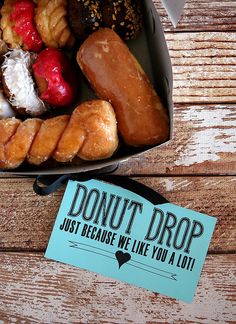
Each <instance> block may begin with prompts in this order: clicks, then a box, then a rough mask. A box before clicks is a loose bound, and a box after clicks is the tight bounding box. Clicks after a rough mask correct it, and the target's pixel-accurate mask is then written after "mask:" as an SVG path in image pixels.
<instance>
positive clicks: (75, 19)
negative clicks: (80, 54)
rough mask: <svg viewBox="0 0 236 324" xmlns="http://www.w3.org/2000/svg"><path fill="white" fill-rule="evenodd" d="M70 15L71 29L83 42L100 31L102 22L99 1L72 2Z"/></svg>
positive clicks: (69, 3)
mask: <svg viewBox="0 0 236 324" xmlns="http://www.w3.org/2000/svg"><path fill="white" fill-rule="evenodd" d="M68 14H69V22H70V25H71V28H72V30H73V32H74V34H75V36H76V37H77V38H79V39H81V40H82V39H84V38H85V37H87V36H88V35H90V34H91V33H92V32H93V31H95V30H96V29H98V28H99V27H100V25H101V22H102V14H101V11H100V1H99V0H70V1H68Z"/></svg>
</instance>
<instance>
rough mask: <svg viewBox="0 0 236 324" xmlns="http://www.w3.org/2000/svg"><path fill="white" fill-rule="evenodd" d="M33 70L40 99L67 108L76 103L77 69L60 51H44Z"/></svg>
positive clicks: (53, 49)
mask: <svg viewBox="0 0 236 324" xmlns="http://www.w3.org/2000/svg"><path fill="white" fill-rule="evenodd" d="M32 69H33V74H34V78H35V80H36V83H37V85H38V88H39V92H40V99H42V100H43V101H45V102H47V103H48V104H50V105H53V106H67V105H70V104H71V103H72V102H73V101H74V99H75V94H76V90H77V84H78V82H76V74H75V69H74V68H73V66H72V64H70V62H69V61H68V59H67V58H66V56H65V55H64V54H63V53H62V52H61V51H60V50H58V49H56V48H47V49H45V50H43V51H42V52H41V53H39V54H38V56H37V59H36V61H35V63H34V64H33V66H32Z"/></svg>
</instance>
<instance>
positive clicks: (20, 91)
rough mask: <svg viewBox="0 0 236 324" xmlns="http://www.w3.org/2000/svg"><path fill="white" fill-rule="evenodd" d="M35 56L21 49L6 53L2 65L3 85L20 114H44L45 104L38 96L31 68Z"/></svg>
mask: <svg viewBox="0 0 236 324" xmlns="http://www.w3.org/2000/svg"><path fill="white" fill-rule="evenodd" d="M33 61H34V56H33V55H32V54H30V53H29V52H24V51H23V50H21V49H15V50H12V51H10V52H8V53H7V54H5V60H4V62H3V65H2V74H3V85H4V90H5V93H6V95H7V96H8V99H9V102H10V103H11V104H12V106H13V107H14V108H16V109H17V111H18V113H20V114H25V113H26V114H29V115H31V116H39V115H42V114H43V113H44V112H45V111H46V108H45V104H44V103H43V101H42V100H41V99H40V98H39V97H38V94H37V92H36V89H35V83H34V80H33V78H32V76H31V73H30V70H31V66H32V63H33Z"/></svg>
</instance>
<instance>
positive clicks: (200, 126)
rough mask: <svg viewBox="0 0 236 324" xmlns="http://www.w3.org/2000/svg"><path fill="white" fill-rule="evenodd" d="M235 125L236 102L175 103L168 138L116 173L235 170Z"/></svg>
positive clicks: (223, 172) (152, 173)
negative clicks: (169, 138)
mask: <svg viewBox="0 0 236 324" xmlns="http://www.w3.org/2000/svg"><path fill="white" fill-rule="evenodd" d="M235 129H236V105H231V104H227V105H208V104H206V105H203V104H202V105H187V104H184V105H180V104H178V105H175V108H174V134H173V139H172V141H171V142H170V143H169V144H167V145H165V146H163V147H156V148H154V149H152V150H150V151H148V152H146V153H143V154H141V155H139V156H137V157H134V158H131V159H129V160H128V161H127V162H124V163H122V164H120V167H119V170H118V173H119V174H125V175H148V174H151V175H160V174H161V175H176V174H177V175H196V174H208V175H221V174H224V175H227V174H228V175H233V174H236V158H235V156H236V131H235ZM0 177H9V175H5V174H4V173H2V174H0Z"/></svg>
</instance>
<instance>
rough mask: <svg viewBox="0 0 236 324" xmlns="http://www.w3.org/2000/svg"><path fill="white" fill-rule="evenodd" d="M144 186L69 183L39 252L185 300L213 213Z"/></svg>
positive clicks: (189, 294) (195, 277)
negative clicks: (179, 203)
mask: <svg viewBox="0 0 236 324" xmlns="http://www.w3.org/2000/svg"><path fill="white" fill-rule="evenodd" d="M133 183H134V182H133ZM128 187H129V189H131V188H130V186H128ZM143 188H145V187H144V186H143V185H141V184H138V183H137V182H136V190H134V191H135V192H136V193H135V192H133V191H131V190H127V189H124V188H122V187H121V186H118V185H114V184H110V183H107V182H105V181H101V180H88V181H82V182H78V181H69V182H68V185H67V188H66V191H65V194H64V197H63V200H62V204H61V207H60V210H59V212H58V216H57V219H56V222H55V225H54V228H53V231H52V234H51V238H50V241H49V244H48V247H47V250H46V253H45V257H46V258H49V259H53V260H57V261H60V262H63V263H68V264H71V265H74V266H77V267H80V268H83V269H87V270H90V271H94V272H97V273H100V274H102V275H105V276H109V277H112V278H115V279H119V280H121V281H124V282H127V283H130V284H133V285H136V286H138V287H143V288H146V289H149V290H151V291H154V292H159V293H161V294H164V295H167V296H170V297H174V298H176V299H180V300H183V301H185V302H189V303H190V302H191V301H192V299H193V296H194V293H195V290H196V287H197V283H198V280H199V276H200V273H201V270H202V267H203V263H204V260H205V257H206V254H207V250H208V246H209V243H210V240H211V236H212V234H213V230H214V227H215V224H216V218H214V217H210V216H207V215H204V214H201V213H198V212H196V211H193V210H190V209H185V208H182V207H179V206H177V205H174V204H171V203H169V202H167V201H166V200H165V199H164V198H163V199H162V197H161V196H160V195H158V194H157V193H156V197H157V199H156V200H155V197H154V196H155V193H154V195H153V191H152V190H151V189H148V188H146V189H147V190H146V191H145V189H144V190H143ZM141 189H142V190H141ZM149 191H150V192H149ZM151 191H152V193H151ZM137 192H138V193H139V194H137ZM142 192H143V194H142ZM147 194H148V195H149V196H150V199H147ZM144 197H145V198H144Z"/></svg>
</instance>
